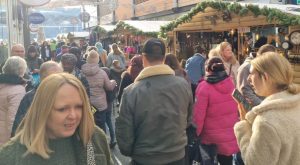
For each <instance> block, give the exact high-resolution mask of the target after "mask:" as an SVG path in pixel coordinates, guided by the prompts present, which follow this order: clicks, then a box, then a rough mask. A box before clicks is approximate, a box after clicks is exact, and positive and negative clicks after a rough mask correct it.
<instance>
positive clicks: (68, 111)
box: [0, 73, 113, 165]
mask: <svg viewBox="0 0 300 165" xmlns="http://www.w3.org/2000/svg"><path fill="white" fill-rule="evenodd" d="M0 160H1V163H0V164H3V165H4V164H11V165H13V164H30V165H40V164H49V165H50V164H77V165H78V164H79V165H86V164H88V165H89V164H96V165H100V164H101V165H102V164H113V162H112V160H111V155H110V151H109V148H108V144H107V140H106V137H105V134H104V133H103V132H102V131H101V130H100V129H99V128H97V127H95V126H94V122H93V116H92V114H91V111H90V104H89V101H88V96H87V94H86V92H85V89H84V87H83V85H82V84H81V82H80V81H79V80H78V79H77V78H76V77H74V76H73V75H71V74H68V73H59V74H52V75H50V76H48V77H47V78H46V79H45V80H43V81H42V83H41V84H40V86H39V88H38V90H37V92H36V95H35V97H34V100H33V102H32V104H31V106H30V108H29V111H28V112H27V114H26V116H25V118H24V119H23V121H22V122H21V125H20V126H19V128H18V130H17V133H16V136H15V137H14V138H12V139H11V140H10V141H9V142H8V143H6V144H5V145H4V146H2V148H1V149H0ZM20 162H22V163H20Z"/></svg>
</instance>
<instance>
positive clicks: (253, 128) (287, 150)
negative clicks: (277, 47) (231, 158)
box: [234, 52, 300, 165]
mask: <svg viewBox="0 0 300 165" xmlns="http://www.w3.org/2000/svg"><path fill="white" fill-rule="evenodd" d="M248 80H249V81H250V84H251V85H252V86H253V88H254V91H255V93H256V94H258V95H260V96H264V97H266V98H265V99H264V100H263V101H262V102H261V104H259V105H258V106H255V107H254V108H252V110H251V111H249V112H248V113H247V114H246V115H245V112H244V111H243V109H240V117H241V119H242V120H241V121H240V122H238V123H237V124H236V125H235V127H234V130H235V135H236V137H237V140H238V144H239V147H240V150H241V153H242V158H243V160H244V162H245V164H247V165H266V164H269V165H283V164H290V165H292V164H299V162H300V157H299V151H300V132H299V130H300V120H299V116H300V94H299V92H300V89H299V86H297V85H295V84H293V69H292V67H291V65H290V63H289V62H288V61H287V60H286V59H285V58H284V57H282V56H280V55H279V54H278V53H274V52H267V53H265V54H264V55H263V56H259V57H256V58H255V59H254V60H252V61H251V67H250V75H249V77H248Z"/></svg>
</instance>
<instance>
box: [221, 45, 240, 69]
mask: <svg viewBox="0 0 300 165" xmlns="http://www.w3.org/2000/svg"><path fill="white" fill-rule="evenodd" d="M228 46H231V44H230V43H229V42H226V41H224V42H221V43H220V44H219V45H218V46H217V47H216V51H217V52H218V53H219V55H220V57H221V59H222V60H223V62H229V63H230V64H233V65H234V64H235V63H237V62H238V61H237V59H236V57H235V56H234V54H232V56H231V58H230V59H229V61H226V60H225V59H224V57H223V51H224V50H225V49H226V47H228ZM231 47H232V46H231Z"/></svg>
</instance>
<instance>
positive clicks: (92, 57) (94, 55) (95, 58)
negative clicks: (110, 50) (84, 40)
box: [86, 50, 99, 64]
mask: <svg viewBox="0 0 300 165" xmlns="http://www.w3.org/2000/svg"><path fill="white" fill-rule="evenodd" d="M86 62H87V63H89V64H98V63H99V54H98V52H97V51H95V50H91V51H90V52H89V53H88V56H87V58H86Z"/></svg>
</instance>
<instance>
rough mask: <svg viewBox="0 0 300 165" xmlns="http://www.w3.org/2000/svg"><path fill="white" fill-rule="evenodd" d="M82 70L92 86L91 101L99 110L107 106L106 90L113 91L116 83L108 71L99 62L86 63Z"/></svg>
mask: <svg viewBox="0 0 300 165" xmlns="http://www.w3.org/2000/svg"><path fill="white" fill-rule="evenodd" d="M81 69H82V70H81V72H82V73H83V74H84V75H85V77H86V79H87V80H88V83H89V86H90V101H91V104H92V105H93V106H95V107H96V108H97V109H98V110H99V111H103V110H105V109H106V108H107V101H106V93H105V90H108V91H112V90H113V89H114V88H115V86H116V83H115V82H111V81H110V80H109V78H108V76H107V74H106V72H105V71H104V70H103V69H101V68H100V67H99V66H98V64H88V63H87V64H84V65H82V67H81Z"/></svg>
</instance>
